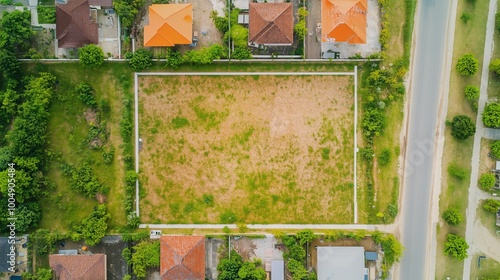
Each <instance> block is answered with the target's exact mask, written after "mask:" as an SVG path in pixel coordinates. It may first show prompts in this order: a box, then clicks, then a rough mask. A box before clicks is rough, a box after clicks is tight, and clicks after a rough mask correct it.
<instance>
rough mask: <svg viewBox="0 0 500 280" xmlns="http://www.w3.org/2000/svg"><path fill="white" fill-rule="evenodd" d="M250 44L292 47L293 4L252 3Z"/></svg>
mask: <svg viewBox="0 0 500 280" xmlns="http://www.w3.org/2000/svg"><path fill="white" fill-rule="evenodd" d="M249 21H250V24H249V32H248V42H250V43H256V44H269V45H271V44H275V45H291V44H292V43H293V7H292V4H291V3H250V11H249Z"/></svg>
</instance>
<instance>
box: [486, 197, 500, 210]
mask: <svg viewBox="0 0 500 280" xmlns="http://www.w3.org/2000/svg"><path fill="white" fill-rule="evenodd" d="M498 208H500V201H499V200H495V199H492V198H490V199H486V201H485V202H484V204H483V209H484V210H486V211H488V212H491V213H496V212H497V211H498Z"/></svg>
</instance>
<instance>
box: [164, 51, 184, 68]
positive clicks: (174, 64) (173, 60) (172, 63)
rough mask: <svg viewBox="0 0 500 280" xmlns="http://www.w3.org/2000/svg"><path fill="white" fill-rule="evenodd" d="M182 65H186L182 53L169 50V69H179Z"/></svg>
mask: <svg viewBox="0 0 500 280" xmlns="http://www.w3.org/2000/svg"><path fill="white" fill-rule="evenodd" d="M182 63H184V58H183V57H182V56H181V53H180V52H178V51H176V50H174V49H172V48H169V49H168V50H167V67H170V68H173V69H177V68H178V67H179V65H181V64H182Z"/></svg>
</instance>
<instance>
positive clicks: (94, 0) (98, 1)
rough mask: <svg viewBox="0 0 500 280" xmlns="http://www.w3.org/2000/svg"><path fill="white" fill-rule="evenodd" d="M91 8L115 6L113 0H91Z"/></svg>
mask: <svg viewBox="0 0 500 280" xmlns="http://www.w3.org/2000/svg"><path fill="white" fill-rule="evenodd" d="M89 4H90V8H93V9H98V10H100V9H105V8H108V9H109V8H112V7H113V0H89Z"/></svg>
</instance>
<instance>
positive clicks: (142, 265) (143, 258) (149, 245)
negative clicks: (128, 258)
mask: <svg viewBox="0 0 500 280" xmlns="http://www.w3.org/2000/svg"><path fill="white" fill-rule="evenodd" d="M159 266H160V242H159V241H142V242H141V243H139V244H137V245H136V246H134V247H133V253H132V271H133V272H134V274H135V275H136V276H137V277H138V278H145V277H146V275H147V270H148V269H149V268H152V267H159Z"/></svg>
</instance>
